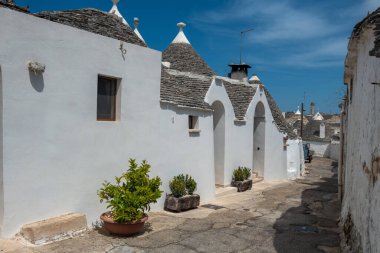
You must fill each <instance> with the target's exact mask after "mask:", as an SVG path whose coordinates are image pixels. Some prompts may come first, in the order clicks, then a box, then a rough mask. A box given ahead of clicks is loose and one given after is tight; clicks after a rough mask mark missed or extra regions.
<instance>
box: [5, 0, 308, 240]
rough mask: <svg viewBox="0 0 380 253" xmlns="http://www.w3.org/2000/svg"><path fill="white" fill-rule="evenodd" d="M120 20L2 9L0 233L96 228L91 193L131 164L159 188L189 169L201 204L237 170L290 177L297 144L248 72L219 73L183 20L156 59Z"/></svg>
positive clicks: (297, 161) (98, 208)
mask: <svg viewBox="0 0 380 253" xmlns="http://www.w3.org/2000/svg"><path fill="white" fill-rule="evenodd" d="M115 7H116V9H115ZM118 15H120V13H119V12H118V11H117V6H114V8H113V11H112V13H107V12H103V11H100V10H96V9H79V10H70V11H49V12H42V13H38V14H29V13H27V12H25V11H23V9H22V8H19V7H17V6H15V5H14V4H12V3H9V1H7V2H0V34H1V40H0V105H1V106H0V108H1V110H0V120H1V124H0V126H1V131H0V155H1V159H0V161H1V165H0V230H1V237H10V236H11V235H13V234H15V233H16V232H17V231H18V230H19V228H20V226H21V225H22V224H25V223H30V222H32V221H36V220H41V219H44V218H48V217H54V216H57V215H60V214H64V213H69V212H81V213H85V214H86V216H87V220H88V223H89V224H91V223H92V222H94V221H96V220H97V219H98V217H99V214H100V213H101V212H102V211H104V210H105V206H104V205H101V204H100V203H99V200H98V197H97V195H96V191H97V189H99V188H100V186H101V183H102V182H103V181H104V180H110V181H111V180H113V179H114V177H115V176H117V175H120V174H121V172H122V171H123V170H125V169H126V168H127V166H128V160H129V159H130V158H136V159H137V160H138V161H141V160H143V159H147V160H148V162H149V163H150V164H151V165H152V175H158V176H160V177H161V179H162V181H163V185H162V190H163V191H164V192H166V193H167V192H168V182H169V180H170V179H171V178H172V177H173V176H175V175H177V174H180V173H188V174H191V175H192V176H193V177H194V178H195V179H196V181H197V182H198V190H197V192H198V193H199V194H200V196H201V201H202V202H207V201H210V200H212V199H213V198H214V197H215V189H216V185H220V186H226V185H229V184H230V182H231V177H232V171H233V170H234V168H236V167H237V166H240V165H241V166H247V167H250V168H253V170H254V171H255V172H257V173H258V175H259V176H260V177H264V179H265V180H273V179H286V178H287V176H288V175H287V173H288V170H290V171H292V172H293V173H294V172H295V173H296V174H297V173H298V174H299V171H300V169H301V168H302V158H303V156H302V148H301V141H300V140H298V139H296V137H295V135H294V134H293V133H292V130H291V129H290V128H289V127H288V125H287V124H286V123H285V121H284V118H283V117H282V115H281V112H280V110H279V109H278V107H277V105H276V103H275V102H274V100H273V98H272V97H271V96H270V95H269V93H268V90H267V89H266V88H265V87H264V85H263V84H262V83H261V82H260V81H259V80H258V78H257V77H255V78H253V79H252V80H248V79H247V74H248V67H249V66H247V65H244V64H242V65H232V71H231V74H230V77H229V78H227V77H221V76H217V75H216V74H215V73H214V72H213V71H212V70H211V68H210V67H209V66H208V65H207V64H206V63H205V62H204V61H203V60H202V58H201V57H200V56H199V55H198V54H197V53H196V51H195V50H194V49H193V47H192V46H191V44H190V42H189V41H188V39H187V38H186V36H185V34H184V32H183V30H182V29H183V27H184V24H179V26H180V28H181V30H180V32H179V34H178V36H177V37H176V38H175V39H174V41H173V43H171V44H170V45H169V47H168V48H167V49H166V50H165V51H164V53H161V52H160V51H157V50H153V49H150V48H148V47H147V45H146V44H145V42H144V41H143V40H142V36H141V34H140V33H138V35H139V36H140V37H139V36H137V35H136V34H137V33H136V32H134V31H133V30H132V29H131V27H130V26H129V25H128V23H127V22H126V21H125V19H121V18H120V17H119V16H118ZM124 21H125V22H124ZM136 21H137V20H136ZM137 32H138V31H137ZM163 202H164V197H163V198H162V199H160V200H159V202H158V204H157V205H155V207H154V209H155V210H159V209H162V207H163ZM26 210H27V211H26Z"/></svg>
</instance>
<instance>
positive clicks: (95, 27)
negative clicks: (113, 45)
mask: <svg viewBox="0 0 380 253" xmlns="http://www.w3.org/2000/svg"><path fill="white" fill-rule="evenodd" d="M34 15H35V16H37V17H40V18H44V19H47V20H50V21H53V22H56V23H61V24H64V25H68V26H72V27H75V28H78V29H82V30H86V31H88V32H92V33H96V34H99V35H103V36H106V37H110V38H113V39H117V40H121V41H124V42H127V43H131V44H136V45H139V46H143V47H146V44H145V43H144V42H143V41H142V40H141V39H140V38H139V37H138V36H137V35H136V34H135V33H134V32H133V31H132V29H131V28H130V27H129V26H128V25H125V24H123V22H122V21H121V20H120V18H118V17H117V16H116V15H114V14H110V13H107V12H103V11H100V10H96V9H90V8H86V9H79V10H67V11H44V12H40V13H37V14H34Z"/></svg>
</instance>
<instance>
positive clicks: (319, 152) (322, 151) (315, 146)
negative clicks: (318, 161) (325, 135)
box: [305, 141, 331, 158]
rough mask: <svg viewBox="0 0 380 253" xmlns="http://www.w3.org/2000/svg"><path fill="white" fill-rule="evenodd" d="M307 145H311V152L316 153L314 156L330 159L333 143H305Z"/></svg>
mask: <svg viewBox="0 0 380 253" xmlns="http://www.w3.org/2000/svg"><path fill="white" fill-rule="evenodd" d="M305 143H310V150H312V151H313V152H314V153H313V156H317V157H328V158H330V146H331V142H323V141H305Z"/></svg>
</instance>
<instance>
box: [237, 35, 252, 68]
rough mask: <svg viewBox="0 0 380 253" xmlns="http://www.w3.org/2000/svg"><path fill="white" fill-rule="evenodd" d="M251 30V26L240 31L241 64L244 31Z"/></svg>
mask: <svg viewBox="0 0 380 253" xmlns="http://www.w3.org/2000/svg"><path fill="white" fill-rule="evenodd" d="M253 30H254V29H253V28H250V29H246V30H243V31H240V64H242V55H243V35H244V33H247V32H252V31H253Z"/></svg>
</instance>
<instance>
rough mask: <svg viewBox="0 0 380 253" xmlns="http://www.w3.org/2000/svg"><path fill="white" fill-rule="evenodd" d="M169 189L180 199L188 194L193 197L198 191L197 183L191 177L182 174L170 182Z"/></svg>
mask: <svg viewBox="0 0 380 253" xmlns="http://www.w3.org/2000/svg"><path fill="white" fill-rule="evenodd" d="M169 188H170V191H171V193H172V195H173V196H174V197H176V198H180V197H182V196H185V195H186V194H189V195H192V194H193V193H194V191H195V190H196V189H197V182H196V181H195V180H194V178H192V177H191V176H190V175H183V174H180V175H178V176H175V177H173V179H172V180H170V182H169Z"/></svg>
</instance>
